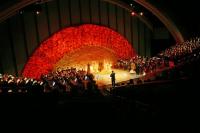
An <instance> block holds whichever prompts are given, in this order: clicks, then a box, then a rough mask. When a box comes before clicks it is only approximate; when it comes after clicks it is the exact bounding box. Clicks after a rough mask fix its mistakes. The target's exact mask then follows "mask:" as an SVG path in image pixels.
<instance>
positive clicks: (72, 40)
mask: <svg viewBox="0 0 200 133" xmlns="http://www.w3.org/2000/svg"><path fill="white" fill-rule="evenodd" d="M85 46H98V47H104V48H108V49H112V50H113V51H114V52H115V53H116V55H117V58H118V59H128V58H131V57H133V56H135V55H136V52H135V50H134V49H133V48H132V46H131V44H129V42H128V41H127V40H126V39H125V38H124V37H123V36H121V35H120V34H119V33H117V32H115V31H113V30H112V29H109V28H107V27H103V26H98V25H92V24H84V25H81V26H77V27H68V28H64V29H62V30H61V31H59V32H57V33H55V34H54V35H52V36H51V37H50V38H48V39H47V40H45V41H44V42H42V43H41V45H40V46H39V47H38V48H37V49H36V50H35V52H34V53H33V55H32V56H31V57H30V58H29V60H28V62H27V63H26V65H25V67H24V70H23V73H22V75H23V76H25V77H30V78H36V79H39V78H40V76H41V75H42V74H47V73H48V72H50V71H52V69H53V66H54V64H56V63H57V62H58V61H59V60H60V59H61V58H62V57H63V56H64V55H65V54H67V53H71V52H73V51H74V50H77V49H80V48H83V47H85ZM97 56H98V55H97Z"/></svg>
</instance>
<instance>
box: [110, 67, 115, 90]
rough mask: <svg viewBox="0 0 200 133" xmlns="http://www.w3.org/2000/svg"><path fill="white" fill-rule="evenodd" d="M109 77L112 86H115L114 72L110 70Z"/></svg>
mask: <svg viewBox="0 0 200 133" xmlns="http://www.w3.org/2000/svg"><path fill="white" fill-rule="evenodd" d="M110 77H111V82H112V87H115V72H114V71H112V73H111V74H110Z"/></svg>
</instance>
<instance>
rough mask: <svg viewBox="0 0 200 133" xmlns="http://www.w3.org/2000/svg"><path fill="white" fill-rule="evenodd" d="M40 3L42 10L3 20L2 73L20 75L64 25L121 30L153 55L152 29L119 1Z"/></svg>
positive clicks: (57, 0) (0, 25) (0, 29)
mask: <svg viewBox="0 0 200 133" xmlns="http://www.w3.org/2000/svg"><path fill="white" fill-rule="evenodd" d="M40 6H41V12H40V13H39V14H36V13H34V12H33V11H31V10H27V9H28V8H25V9H24V10H22V11H23V12H20V11H19V12H18V13H16V14H15V15H14V16H12V17H10V18H9V19H7V20H5V21H4V22H2V23H0V34H1V37H0V73H10V74H14V75H17V76H20V74H21V72H22V70H23V67H24V65H25V63H26V61H27V60H28V58H29V57H30V56H31V55H32V53H33V52H34V50H35V49H36V48H37V47H38V46H39V45H40V43H41V42H42V41H44V40H45V39H47V38H48V37H49V36H51V35H52V34H53V33H55V32H57V31H59V30H61V29H62V28H65V27H69V26H76V25H81V24H88V23H90V24H97V25H103V26H106V27H109V28H111V29H113V30H115V31H117V32H118V33H120V34H121V35H123V36H124V37H125V38H126V39H127V40H128V41H129V42H130V43H131V44H132V46H133V48H134V49H135V50H136V51H137V53H138V54H139V55H142V56H150V55H151V38H152V31H151V30H150V29H149V28H148V27H147V26H146V25H145V24H144V23H143V22H142V21H141V20H140V19H139V18H138V17H136V16H131V13H130V12H128V11H127V10H125V9H123V8H121V7H119V6H117V5H113V4H111V3H107V2H105V1H103V0H52V1H50V2H47V3H42V4H40Z"/></svg>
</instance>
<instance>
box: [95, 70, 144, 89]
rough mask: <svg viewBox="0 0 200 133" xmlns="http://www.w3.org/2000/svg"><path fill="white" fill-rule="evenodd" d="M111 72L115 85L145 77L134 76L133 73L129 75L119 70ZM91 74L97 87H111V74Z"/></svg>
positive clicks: (103, 72)
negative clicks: (113, 73)
mask: <svg viewBox="0 0 200 133" xmlns="http://www.w3.org/2000/svg"><path fill="white" fill-rule="evenodd" d="M113 71H114V72H115V77H116V84H117V83H121V82H129V81H130V79H133V80H134V79H137V78H141V77H144V76H145V75H136V74H135V73H130V72H128V71H125V70H119V69H113ZM93 74H94V76H95V80H96V83H97V85H98V86H99V87H101V86H109V85H111V78H110V74H111V72H109V73H108V71H106V72H105V71H102V72H99V73H93Z"/></svg>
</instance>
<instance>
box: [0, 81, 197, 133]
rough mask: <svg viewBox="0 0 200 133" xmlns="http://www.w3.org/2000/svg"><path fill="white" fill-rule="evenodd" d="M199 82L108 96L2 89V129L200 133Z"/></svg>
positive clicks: (132, 89)
mask: <svg viewBox="0 0 200 133" xmlns="http://www.w3.org/2000/svg"><path fill="white" fill-rule="evenodd" d="M198 85H199V80H198V78H194V79H189V80H188V79H187V80H174V81H172V82H154V83H148V84H143V85H138V86H125V87H118V88H115V89H114V90H113V91H111V95H108V96H69V95H67V94H58V93H48V94H34V95H33V94H0V114H1V130H3V128H4V127H5V126H8V127H9V128H5V130H7V131H9V130H13V129H14V130H15V132H20V131H23V132H24V131H26V132H41V131H42V130H44V131H46V132H47V131H54V132H63V131H64V132H68V131H71V132H76V131H79V130H80V131H82V132H85V131H92V132H115V131H121V132H160V133H162V132H199V131H200V130H199V129H200V126H199V118H200V117H199V116H200V109H199V105H200V104H199V101H200V96H199V95H200V93H199V92H200V90H199V87H198ZM4 125H5V126H4ZM12 127H13V128H12ZM14 127H15V128H14ZM119 129H120V130H119Z"/></svg>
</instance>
